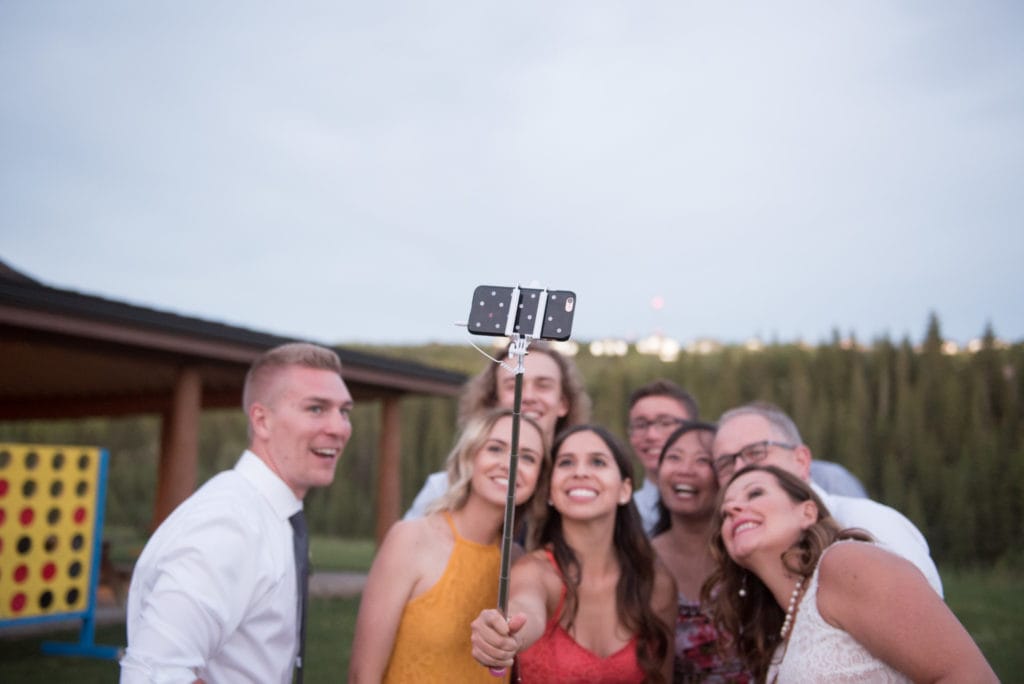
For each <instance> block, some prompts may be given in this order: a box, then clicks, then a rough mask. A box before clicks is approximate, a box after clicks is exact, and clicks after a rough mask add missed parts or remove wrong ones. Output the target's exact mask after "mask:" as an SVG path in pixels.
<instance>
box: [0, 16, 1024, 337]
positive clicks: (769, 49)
mask: <svg viewBox="0 0 1024 684" xmlns="http://www.w3.org/2000/svg"><path fill="white" fill-rule="evenodd" d="M0 93H2V94H0V260H3V261H5V262H7V263H8V264H9V265H10V266H12V267H14V268H16V269H19V270H22V271H24V272H26V273H27V274H28V275H31V276H33V277H35V278H38V279H40V280H42V281H43V282H45V283H47V284H50V285H54V286H57V287H63V288H69V289H74V290H78V291H81V292H85V293H90V294H97V295H101V296H105V297H110V298H113V299H118V300H123V301H127V302H132V303H136V304H141V305H144V306H151V307H153V308H156V309H161V310H166V311H173V312H177V313H181V314H185V315H192V316H198V317H201V318H206V319H210V320H215V321H221V322H225V323H230V324H235V325H241V326H245V327H250V328H254V329H257V330H262V331H266V332H273V333H277V334H281V335H290V336H296V337H302V338H307V339H313V340H318V341H323V342H380V343H399V342H425V341H446V342H464V341H467V340H469V339H470V338H469V336H468V334H467V333H466V331H465V329H459V328H457V327H455V325H454V323H455V322H456V321H460V320H461V321H464V320H466V318H467V314H468V310H469V307H470V298H471V295H472V292H473V289H474V287H475V286H476V285H480V284H491V285H515V284H520V283H521V284H523V285H526V284H528V283H530V282H531V281H536V282H538V283H539V284H541V285H545V286H548V287H550V288H554V289H567V290H573V291H575V292H576V294H577V297H578V307H577V312H576V321H575V327H574V335H573V337H574V338H575V339H578V340H592V339H597V338H603V337H627V338H637V337H642V336H645V335H647V334H650V333H652V332H655V331H660V332H662V333H664V334H666V335H670V336H673V337H676V338H678V339H680V340H682V341H688V340H692V339H694V338H698V337H714V338H718V339H720V340H723V341H737V342H739V341H743V340H745V339H747V338H748V337H751V336H755V335H758V336H761V337H762V338H763V339H765V340H768V341H770V340H773V339H778V340H781V341H789V340H793V339H796V338H801V339H804V340H805V341H808V342H817V341H819V340H824V339H828V338H830V336H831V332H832V330H833V329H836V328H837V329H839V330H840V331H841V332H842V333H843V334H846V333H847V332H850V331H853V332H855V333H856V335H857V336H858V338H859V339H861V340H862V341H870V340H871V339H873V338H875V337H878V336H881V335H885V334H888V335H889V336H891V337H892V338H894V339H899V338H902V336H904V335H909V336H910V337H911V339H912V340H914V341H918V340H920V339H921V338H922V337H923V334H924V330H925V326H926V323H927V318H928V314H929V312H931V311H935V312H936V313H937V314H938V315H939V317H940V320H941V322H942V328H943V331H944V333H945V334H946V336H947V337H950V338H953V339H955V340H958V341H961V342H965V341H967V340H968V339H970V338H972V337H976V336H978V335H980V334H981V332H982V331H983V329H984V327H985V324H986V322H991V323H992V325H993V326H994V328H995V331H996V333H997V335H999V336H1000V337H1003V338H1006V339H1010V340H1021V339H1024V268H1022V261H1024V3H1021V2H1016V1H1012V2H1011V1H1008V2H984V1H975V0H970V1H968V0H965V1H963V2H950V1H944V0H938V1H935V2H930V1H928V2H925V1H921V2H896V1H889V0H886V1H884V2H883V1H857V2H770V3H765V2H756V3H755V2H739V3H701V4H697V3H689V2H679V1H676V2H616V3H609V2H530V1H527V2H515V3H507V2H506V3H500V4H499V3H491V2H478V1H476V0H473V1H472V2H468V1H466V2H396V3H370V2H321V3H252V2H244V3H243V2H216V1H212V2H211V1H204V2H197V1H193V0H184V1H179V2H142V3H138V2H112V1H108V0H100V1H96V2H76V1H72V0H66V1H54V2H29V1H28V0H25V1H18V0H7V1H5V2H2V3H0ZM656 297H660V298H662V299H663V301H664V306H663V308H661V309H656V308H654V307H653V306H652V300H653V299H654V298H656Z"/></svg>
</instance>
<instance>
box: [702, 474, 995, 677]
mask: <svg viewBox="0 0 1024 684" xmlns="http://www.w3.org/2000/svg"><path fill="white" fill-rule="evenodd" d="M712 525H713V526H714V530H715V531H714V533H713V538H712V542H711V543H712V549H713V554H714V556H715V559H716V562H717V565H718V567H717V569H716V570H715V572H714V573H713V574H712V576H711V577H710V578H709V579H708V582H707V583H706V584H705V585H704V588H703V592H702V595H703V598H704V600H706V601H709V602H711V605H712V607H713V611H714V614H715V620H716V622H717V623H718V625H719V627H720V628H721V629H723V630H725V631H726V632H728V633H731V634H735V635H738V636H737V644H736V646H737V648H738V651H739V654H740V657H741V658H743V660H744V661H745V663H746V664H747V666H748V667H749V668H750V670H751V671H752V672H754V674H755V675H756V677H757V679H758V681H768V682H776V681H777V682H779V683H780V684H789V683H790V682H853V681H856V682H905V681H915V682H997V681H998V679H997V678H996V675H995V673H994V672H993V671H992V668H991V667H989V665H988V662H986V660H985V657H984V656H983V655H982V653H981V651H980V650H979V649H978V647H977V645H976V644H975V643H974V641H973V640H972V639H971V636H970V635H969V634H968V633H967V630H965V629H964V627H963V626H962V625H961V624H960V622H959V621H958V620H957V619H956V616H955V615H953V613H952V611H950V610H949V608H948V607H947V606H946V604H945V603H943V602H942V599H940V598H939V596H938V595H937V594H936V593H935V591H934V590H932V588H931V587H930V586H929V584H928V581H927V580H926V579H925V577H924V575H922V574H921V572H920V570H918V569H917V568H916V567H914V565H912V564H911V563H910V562H908V561H906V560H904V559H903V558H901V557H899V556H897V555H895V554H893V553H890V552H888V551H886V550H885V549H883V548H882V547H880V546H878V545H876V544H873V543H870V537H869V536H868V535H867V534H866V533H864V532H862V531H860V530H840V529H839V526H838V524H837V523H836V521H835V520H834V519H833V518H832V517H831V515H830V514H829V512H828V510H827V509H826V508H825V506H824V504H822V503H821V501H820V500H819V499H818V497H817V496H816V495H815V494H814V492H813V491H811V489H810V488H809V487H808V486H807V484H805V483H804V482H803V481H801V480H800V479H798V478H796V477H794V476H793V475H791V474H790V473H788V472H786V471H783V470H781V469H779V468H775V467H773V466H759V465H752V466H748V467H746V468H744V469H742V470H740V471H739V472H737V473H736V474H735V475H734V476H733V477H732V479H731V480H730V481H729V483H728V485H726V487H725V488H724V489H723V490H722V492H721V493H720V495H719V502H718V507H717V510H716V512H715V518H714V520H713V522H712Z"/></svg>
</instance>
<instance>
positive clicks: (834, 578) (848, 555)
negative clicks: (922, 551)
mask: <svg viewBox="0 0 1024 684" xmlns="http://www.w3.org/2000/svg"><path fill="white" fill-rule="evenodd" d="M819 565H820V567H819V569H818V583H819V585H820V586H822V587H830V588H831V587H832V586H833V585H835V586H836V587H839V588H844V587H845V588H849V589H856V588H857V587H859V586H863V585H865V584H871V583H873V582H875V581H877V580H879V579H881V580H883V581H889V580H892V579H896V578H900V577H903V576H904V575H905V574H907V573H910V574H911V575H912V576H914V575H921V572H920V571H919V570H918V569H917V568H916V567H915V566H914V565H913V564H912V563H911V562H910V561H908V560H906V559H905V558H902V557H900V556H897V555H896V554H894V553H892V552H890V551H887V550H885V549H883V548H882V547H880V546H878V545H877V544H873V543H871V542H860V541H851V542H843V543H838V544H833V545H832V546H831V547H829V548H828V550H827V552H826V553H825V554H824V555H823V556H822V558H821V561H820V563H819ZM921 576H922V577H923V575H921Z"/></svg>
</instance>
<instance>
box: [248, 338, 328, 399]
mask: <svg viewBox="0 0 1024 684" xmlns="http://www.w3.org/2000/svg"><path fill="white" fill-rule="evenodd" d="M288 366H304V367H306V368H315V369H318V370H326V371H332V372H334V373H337V374H338V377H341V359H340V358H338V354H337V352H335V351H334V350H333V349H328V348H327V347H321V346H320V345H318V344H310V343H309V342H289V343H288V344H282V345H280V346H277V347H274V348H273V349H268V350H267V351H265V352H263V353H262V354H260V356H259V357H257V358H256V360H255V361H253V362H252V365H251V366H249V372H248V373H246V374H245V385H243V387H242V410H243V411H245V414H246V415H249V409H250V408H251V407H252V405H253V404H254V403H255V402H256V401H257V398H258V399H260V400H264V401H265V400H266V398H265V397H264V396H263V395H264V394H265V393H266V391H267V388H268V387H269V386H270V384H271V383H270V381H271V380H272V379H273V377H274V376H275V375H277V373H278V372H280V371H281V370H282V369H284V368H287V367H288Z"/></svg>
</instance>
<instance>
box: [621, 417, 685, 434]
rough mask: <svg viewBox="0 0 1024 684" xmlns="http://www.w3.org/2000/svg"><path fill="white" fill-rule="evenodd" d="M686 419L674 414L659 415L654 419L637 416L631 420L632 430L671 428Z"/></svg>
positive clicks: (630, 429)
mask: <svg viewBox="0 0 1024 684" xmlns="http://www.w3.org/2000/svg"><path fill="white" fill-rule="evenodd" d="M685 422H686V421H685V420H683V419H682V418H676V417H674V416H658V417H657V418H655V419H654V420H647V419H646V418H637V419H636V420H631V421H629V431H630V432H643V431H645V430H647V429H648V428H652V427H654V428H657V429H658V430H671V429H672V428H675V427H679V426H680V425H682V424H683V423H685Z"/></svg>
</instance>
